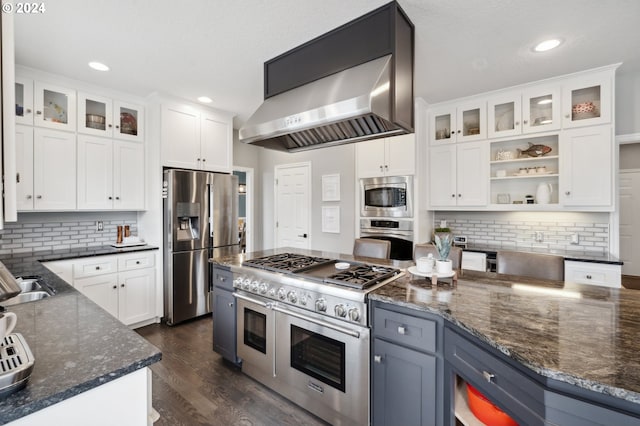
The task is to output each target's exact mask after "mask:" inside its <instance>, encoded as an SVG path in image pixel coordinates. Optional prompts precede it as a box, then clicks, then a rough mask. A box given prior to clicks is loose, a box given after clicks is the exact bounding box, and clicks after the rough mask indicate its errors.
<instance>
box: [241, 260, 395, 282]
mask: <svg viewBox="0 0 640 426" xmlns="http://www.w3.org/2000/svg"><path fill="white" fill-rule="evenodd" d="M337 262H342V261H340V260H336V259H326V258H322V257H313V256H305V255H300V254H296V253H281V254H276V255H271V256H265V257H258V258H255V259H250V260H246V261H244V262H243V263H242V266H249V267H252V268H259V269H265V270H268V271H272V272H281V273H285V274H289V275H295V276H300V277H303V278H308V279H312V280H315V281H321V282H323V283H327V284H335V285H339V286H343V287H351V288H356V289H360V290H363V289H365V288H367V287H371V286H372V285H375V284H377V283H380V282H382V281H384V280H386V279H388V278H391V277H393V276H394V275H397V274H399V273H400V270H399V269H395V268H390V267H385V266H377V265H369V264H366V263H361V262H353V261H351V262H346V263H348V264H349V266H348V268H346V269H344V270H339V269H337V268H336V266H335V264H336V263H337ZM342 263H344V262H342Z"/></svg>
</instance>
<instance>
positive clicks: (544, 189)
mask: <svg viewBox="0 0 640 426" xmlns="http://www.w3.org/2000/svg"><path fill="white" fill-rule="evenodd" d="M552 192H553V187H552V186H551V184H550V183H541V184H539V185H538V190H537V191H536V201H537V202H538V204H549V202H551V193H552Z"/></svg>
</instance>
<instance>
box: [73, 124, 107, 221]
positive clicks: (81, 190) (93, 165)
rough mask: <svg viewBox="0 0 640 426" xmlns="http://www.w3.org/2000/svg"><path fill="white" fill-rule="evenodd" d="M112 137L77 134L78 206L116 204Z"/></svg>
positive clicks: (81, 207)
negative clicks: (114, 202) (114, 198)
mask: <svg viewBox="0 0 640 426" xmlns="http://www.w3.org/2000/svg"><path fill="white" fill-rule="evenodd" d="M112 151H113V140H112V139H105V138H99V137H95V136H87V135H83V134H79V135H78V209H79V210H105V209H108V210H111V209H112V208H113V154H112Z"/></svg>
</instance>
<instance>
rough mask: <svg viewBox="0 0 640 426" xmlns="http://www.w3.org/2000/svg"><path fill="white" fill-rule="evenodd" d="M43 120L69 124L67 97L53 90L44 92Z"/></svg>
mask: <svg viewBox="0 0 640 426" xmlns="http://www.w3.org/2000/svg"><path fill="white" fill-rule="evenodd" d="M43 97H44V106H43V109H44V112H43V114H44V120H45V121H51V122H53V123H62V124H67V123H69V116H68V113H69V99H68V98H67V95H66V94H64V93H60V92H55V91H53V90H47V89H45V90H44V93H43Z"/></svg>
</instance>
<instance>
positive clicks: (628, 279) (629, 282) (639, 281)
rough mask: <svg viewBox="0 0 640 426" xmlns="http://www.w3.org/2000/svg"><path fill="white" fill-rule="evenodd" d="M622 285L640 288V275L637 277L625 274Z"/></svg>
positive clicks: (635, 288)
mask: <svg viewBox="0 0 640 426" xmlns="http://www.w3.org/2000/svg"><path fill="white" fill-rule="evenodd" d="M622 286H623V287H624V288H631V289H634V290H640V277H637V276H635V275H623V276H622Z"/></svg>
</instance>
